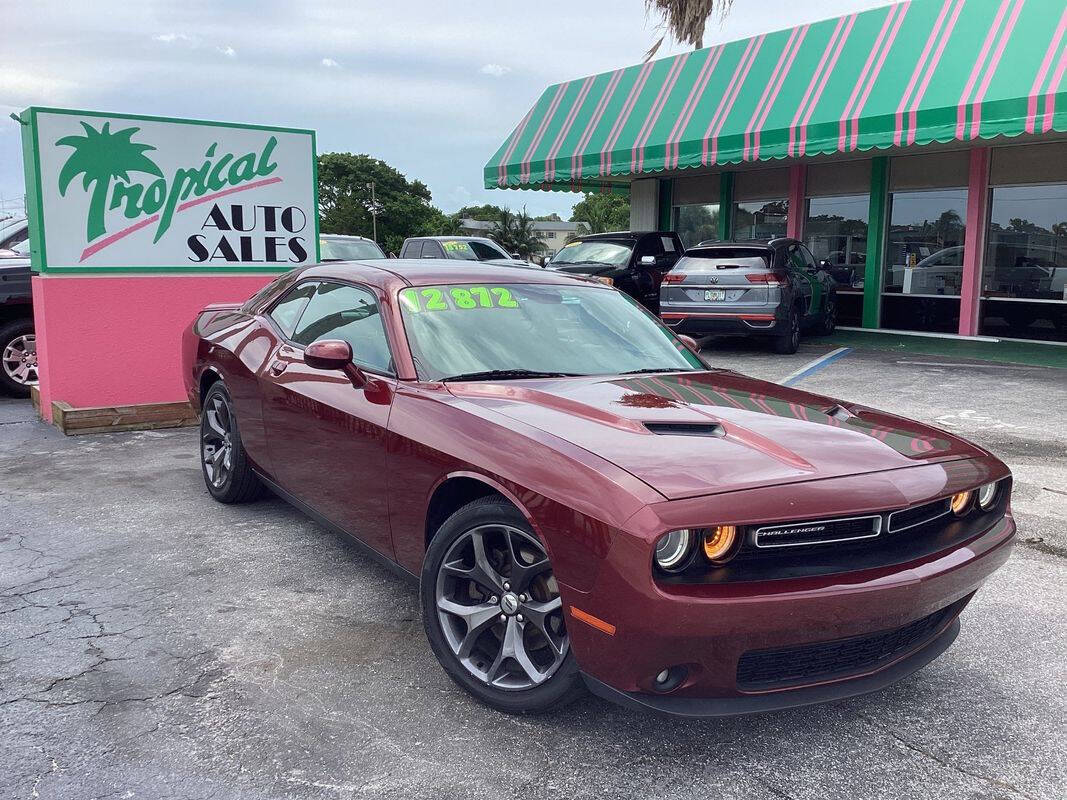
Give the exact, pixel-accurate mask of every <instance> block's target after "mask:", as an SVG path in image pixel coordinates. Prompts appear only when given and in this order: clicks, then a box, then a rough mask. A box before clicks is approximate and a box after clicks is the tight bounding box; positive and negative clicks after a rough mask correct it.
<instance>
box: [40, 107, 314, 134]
mask: <svg viewBox="0 0 1067 800" xmlns="http://www.w3.org/2000/svg"><path fill="white" fill-rule="evenodd" d="M26 111H32V112H34V113H38V112H46V113H49V114H67V115H69V116H75V117H108V118H112V119H139V120H143V121H145V122H177V123H179V124H182V125H206V126H208V127H212V128H241V129H242V130H246V131H279V132H281V133H308V134H311V136H312V137H314V136H315V131H313V130H311V129H310V128H284V127H281V126H278V125H255V124H252V123H248V122H219V121H218V120H210V119H189V118H187V117H155V116H151V115H147V114H122V113H117V112H116V113H109V112H107V111H79V110H77V109H72V108H50V107H46V106H30V107H29V108H27V109H26ZM23 113H26V112H25V111H24V112H23Z"/></svg>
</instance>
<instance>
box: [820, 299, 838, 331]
mask: <svg viewBox="0 0 1067 800" xmlns="http://www.w3.org/2000/svg"><path fill="white" fill-rule="evenodd" d="M836 327H837V295H835V294H831V295H830V296H829V297H827V298H826V307H825V308H824V309H823V313H822V319H820V320H819V327H818V328H816V329H815V332H816V333H818V334H819V336H829V335H830V334H832V333H833V332H834V329H835V328H836Z"/></svg>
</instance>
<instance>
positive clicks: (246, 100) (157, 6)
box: [0, 0, 886, 219]
mask: <svg viewBox="0 0 1067 800" xmlns="http://www.w3.org/2000/svg"><path fill="white" fill-rule="evenodd" d="M885 4H886V2H885V0H763V1H762V2H760V3H753V2H749V0H734V5H733V9H732V10H731V11H730V13H729V15H728V16H727V17H726V19H725V21H723V22H722V23H720V22H719V21H718V20H717V19H714V18H713V19H712V20H711V21H710V22H709V23H708V29H707V33H706V34H705V41H704V43H705V45H710V44H715V43H718V42H724V41H730V40H732V39H740V38H744V37H746V36H751V35H754V34H757V33H761V32H766V31H771V30H777V29H781V28H786V27H791V26H793V25H797V24H800V23H804V22H811V21H815V20H819V19H825V18H828V17H833V16H838V15H840V14H844V13H848V12H851V11H860V10H864V9H868V8H874V7H876V6H880V5H885ZM0 19H2V20H3V23H4V24H3V28H4V36H3V45H2V46H0V112H2V114H0V203H3V204H4V205H0V208H2V207H4V206H8V207H9V206H10V204H11V202H12V200H13V199H17V198H20V197H21V196H22V194H23V192H24V187H23V178H22V152H21V144H20V135H19V126H18V125H17V124H16V123H15V122H14V121H12V120H9V119H8V118H7V117H8V115H9V114H10V113H12V112H18V111H21V110H22V109H23V108H25V107H27V106H30V105H42V106H52V107H59V108H74V109H85V110H94V111H114V112H126V113H136V114H156V115H161V116H169V117H190V118H195V119H214V120H225V121H231V122H244V123H259V124H266V125H281V126H291V127H300V128H313V129H315V131H316V132H317V138H318V147H319V152H331V151H347V152H353V153H367V154H369V155H371V156H374V157H375V158H380V159H382V160H384V161H386V162H387V163H389V164H391V165H392V166H394V167H396V168H397V169H399V170H400V171H401V172H403V173H404V174H405V175H407V177H408V178H409V179H413V178H418V179H420V180H422V181H423V182H424V183H426V184H427V185H428V186H429V187H430V190H431V191H432V192H433V202H434V204H435V205H437V206H438V207H439V208H441V209H443V210H444V211H446V212H449V213H451V212H453V211H456V210H457V209H459V208H460V207H461V206H464V205H469V204H476V203H496V204H500V205H509V206H511V207H513V208H518V207H520V206H522V205H524V204H525V205H526V207H527V209H528V210H529V211H530V213H531V214H549V213H553V212H555V213H558V214H560V215H561V216H562V217H563V218H564V219H566V218H567V217H569V215H570V213H571V206H572V205H573V203H574V202H576V201H577V200H580V199H581V196H580V195H574V194H569V193H561V192H541V191H516V190H486V189H483V188H482V168H483V167H484V165H485V162H486V161H487V160H488V159H489V157H490V156H492V155H493V153H494V152H495V151H496V149H497V147H498V146H499V145H500V143H501V142H502V141H503V140H504V139H505V138H506V137H507V135H508V134H509V133H510V132H511V130H512V128H514V126H515V124H516V123H517V122H518V121H519V119H520V118H521V117H522V116H523V115H524V114H525V113H526V111H527V110H528V109H529V108H530V106H531V105H532V104H533V103H534V102H535V101H536V99H537V98H538V96H539V95H540V94H541V92H542V91H543V90H544V88H545V87H546V86H548V85H550V84H553V83H557V82H560V81H563V80H568V79H571V78H575V77H581V76H585V75H591V74H594V73H597V72H603V71H605V70H609V69H615V68H617V67H620V66H626V65H629V64H635V63H638V62H640V61H641V59H642V57H643V55H644V52H645V51H646V50H647V49H648V48H649V46H650V45H651V44H652V43H653V42H655V41H656V39H658V38H659V36H660V31H659V30H658V28H657V22H656V20H655V19H654V18H648V17H647V16H646V14H645V9H644V2H643V0H579V1H578V2H575V0H537V2H513V0H466V2H462V3H459V2H452V1H451V0H437V2H433V1H432V0H391V2H387V3H383V2H381V1H380V0H374V1H373V2H368V1H365V0H303V1H302V2H291V0H289V1H287V2H278V1H277V0H181V1H180V2H176V1H175V0H141V2H138V3H131V2H128V0H126V2H115V1H113V0H92V2H84V0H82V1H78V2H76V1H74V0H71V1H70V2H58V1H53V0H0ZM684 49H686V48H685V47H682V46H679V45H677V44H674V43H670V42H668V43H665V45H664V46H663V47H662V48H661V49H660V51H659V53H657V57H662V56H664V55H669V54H671V53H676V52H681V51H682V50H684Z"/></svg>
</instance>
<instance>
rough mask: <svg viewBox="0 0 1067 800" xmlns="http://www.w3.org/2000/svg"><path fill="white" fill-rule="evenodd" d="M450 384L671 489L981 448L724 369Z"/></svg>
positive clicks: (914, 460)
mask: <svg viewBox="0 0 1067 800" xmlns="http://www.w3.org/2000/svg"><path fill="white" fill-rule="evenodd" d="M448 386H449V391H451V393H452V394H453V395H454V396H456V397H457V398H458V399H460V400H462V401H467V402H470V403H472V404H475V405H476V406H478V407H480V408H481V409H484V410H486V411H492V412H496V413H497V414H501V415H503V416H505V417H508V418H510V419H512V420H515V421H518V422H522V423H525V424H527V425H530V426H532V427H534V428H537V429H539V430H541V431H544V432H545V433H547V434H551V435H553V436H556V437H560V438H562V439H564V440H567V441H569V442H571V443H573V444H575V445H577V446H579V447H581V448H583V449H585V450H588V451H589V452H591V453H595V454H596V455H598V456H600V457H601V458H604V459H606V460H608V461H610V462H612V463H614V464H615V465H617V466H619V467H621V468H622V469H625V470H626V471H628V472H630V473H631V474H633V475H634V476H636V477H637V478H640V479H641V480H642V481H644V482H645V483H647V484H648V485H649V486H651V487H652V488H654V489H656V490H657V491H658V492H660V493H661V494H662V495H663V496H665V497H667V498H671V499H677V498H683V497H695V496H698V495H702V494H713V493H718V492H723V491H732V490H736V489H742V488H751V487H754V486H761V485H768V484H781V483H793V482H797V481H807V480H814V479H821V478H831V477H840V476H844V475H856V474H860V473H865V472H877V471H881V470H887V469H897V468H900V467H908V466H914V465H917V464H924V463H929V462H933V461H944V460H952V459H959V458H969V457H974V456H977V455H981V453H982V451H981V450H979V449H978V448H977V447H975V446H974V445H972V444H970V443H969V442H966V441H964V440H962V439H959V438H957V437H955V436H952V435H950V434H947V433H944V432H943V431H939V430H937V429H935V428H932V427H930V426H927V425H923V424H921V423H918V422H913V421H911V420H906V419H902V418H900V417H896V416H893V415H891V414H886V413H883V412H880V411H875V410H873V409H868V408H863V407H859V406H847V405H844V406H843V405H842V404H840V403H839V402H838V401H836V400H833V399H831V398H828V397H823V396H820V395H814V394H808V393H807V392H802V391H798V390H796V389H789V388H786V387H783V386H779V385H778V384H775V383H768V382H766V381H760V380H755V379H753V378H748V377H746V376H744V375H739V374H737V373H734V372H727V371H716V372H685V373H673V374H657V375H641V376H622V377H605V378H600V377H598V378H593V377H590V378H566V379H559V380H555V379H546V380H537V381H508V382H500V383H450V384H449V385H448ZM649 426H651V427H649ZM665 426H669V427H665Z"/></svg>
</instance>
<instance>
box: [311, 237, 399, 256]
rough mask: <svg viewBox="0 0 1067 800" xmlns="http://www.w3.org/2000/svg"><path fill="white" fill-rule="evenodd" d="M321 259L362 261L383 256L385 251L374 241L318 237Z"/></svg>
mask: <svg viewBox="0 0 1067 800" xmlns="http://www.w3.org/2000/svg"><path fill="white" fill-rule="evenodd" d="M319 250H320V251H321V258H322V260H323V261H362V260H365V259H368V258H385V253H383V252H382V249H381V248H380V247H378V245H376V244H375V243H374V242H368V241H363V240H361V239H348V240H345V239H319Z"/></svg>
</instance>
